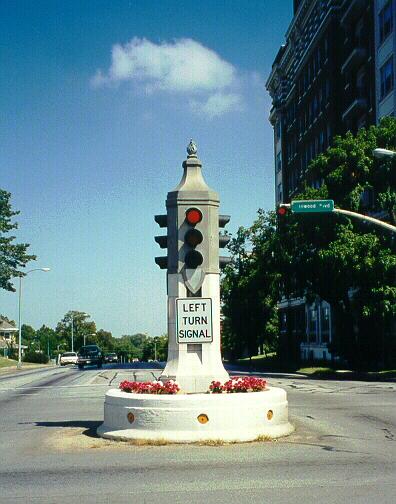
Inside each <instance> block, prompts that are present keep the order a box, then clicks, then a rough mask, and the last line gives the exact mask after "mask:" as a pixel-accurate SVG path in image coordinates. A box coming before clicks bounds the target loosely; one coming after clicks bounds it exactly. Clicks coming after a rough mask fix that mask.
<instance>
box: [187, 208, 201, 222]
mask: <svg viewBox="0 0 396 504" xmlns="http://www.w3.org/2000/svg"><path fill="white" fill-rule="evenodd" d="M201 220H202V212H201V210H198V208H189V209H188V210H187V211H186V221H187V222H188V223H189V224H191V226H195V224H198V222H201Z"/></svg>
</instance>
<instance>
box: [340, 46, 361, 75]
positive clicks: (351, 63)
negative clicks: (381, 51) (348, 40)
mask: <svg viewBox="0 0 396 504" xmlns="http://www.w3.org/2000/svg"><path fill="white" fill-rule="evenodd" d="M366 59H367V51H366V49H364V47H355V49H353V50H352V52H351V53H350V55H349V56H348V58H347V59H346V61H345V63H344V64H343V65H342V67H341V73H342V74H344V73H345V72H349V71H351V70H353V69H354V68H357V67H358V66H359V65H360V64H361V63H363V62H364V61H365V60H366Z"/></svg>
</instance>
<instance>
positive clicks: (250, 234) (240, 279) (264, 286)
mask: <svg viewBox="0 0 396 504" xmlns="http://www.w3.org/2000/svg"><path fill="white" fill-rule="evenodd" d="M275 222H276V219H275V214H274V213H273V212H269V213H265V212H263V211H262V210H259V213H258V218H257V220H256V221H255V222H254V223H253V225H252V226H251V227H250V228H248V229H245V228H239V230H238V232H237V234H236V237H235V238H234V239H232V240H231V242H230V244H229V250H230V252H231V264H230V265H229V266H227V268H226V270H225V274H224V276H223V279H222V302H223V307H222V312H223V316H224V320H223V332H222V348H223V350H224V351H225V352H226V353H228V355H229V356H230V357H231V358H236V357H241V356H243V355H248V356H249V357H251V356H253V355H256V354H257V350H258V348H259V347H260V348H261V350H263V348H264V347H266V348H268V347H273V346H276V345H277V337H278V324H277V315H276V302H277V299H278V292H279V282H280V275H279V273H278V272H277V271H276V270H275V269H274V266H275V262H274V248H275V244H276V241H277V235H276V227H275Z"/></svg>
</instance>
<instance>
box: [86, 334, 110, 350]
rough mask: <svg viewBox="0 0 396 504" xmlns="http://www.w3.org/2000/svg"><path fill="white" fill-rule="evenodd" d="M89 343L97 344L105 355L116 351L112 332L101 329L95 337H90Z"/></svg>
mask: <svg viewBox="0 0 396 504" xmlns="http://www.w3.org/2000/svg"><path fill="white" fill-rule="evenodd" d="M88 343H95V344H96V345H98V347H99V348H100V349H101V350H102V351H103V352H105V353H108V352H113V351H114V338H113V336H112V334H111V332H110V331H105V330H104V329H99V330H98V331H96V334H95V335H94V336H90V338H89V340H87V344H88Z"/></svg>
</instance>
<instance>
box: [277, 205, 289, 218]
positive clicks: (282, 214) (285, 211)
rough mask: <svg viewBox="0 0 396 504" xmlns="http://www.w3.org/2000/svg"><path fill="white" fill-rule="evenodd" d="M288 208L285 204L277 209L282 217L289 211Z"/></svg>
mask: <svg viewBox="0 0 396 504" xmlns="http://www.w3.org/2000/svg"><path fill="white" fill-rule="evenodd" d="M288 211H289V210H288V208H287V207H285V206H282V205H280V206H279V207H278V209H277V211H276V213H277V214H278V215H279V216H280V217H284V216H285V215H286V214H287V213H288Z"/></svg>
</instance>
